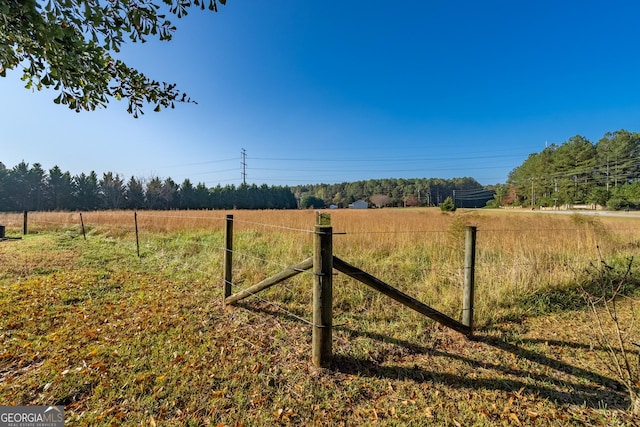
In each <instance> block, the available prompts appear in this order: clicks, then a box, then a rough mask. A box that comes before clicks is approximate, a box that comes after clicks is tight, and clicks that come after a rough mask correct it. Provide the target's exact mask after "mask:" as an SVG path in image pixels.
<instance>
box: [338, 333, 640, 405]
mask: <svg viewBox="0 0 640 427" xmlns="http://www.w3.org/2000/svg"><path fill="white" fill-rule="evenodd" d="M340 329H341V330H343V331H344V332H346V333H348V334H350V335H351V336H353V337H366V338H369V339H373V340H378V341H383V342H386V343H392V344H394V345H398V346H402V347H405V348H408V349H410V350H411V352H413V353H419V354H423V355H429V356H433V357H445V358H448V359H452V360H457V361H459V362H462V363H464V364H466V365H468V366H470V367H472V368H474V369H482V370H484V371H485V372H492V371H493V372H495V375H493V376H494V377H495V378H477V377H468V376H464V375H457V374H452V373H447V372H438V371H432V370H428V369H424V368H422V367H420V366H418V365H414V366H413V367H409V368H408V367H406V366H393V365H384V366H381V365H380V364H378V363H376V362H375V361H371V360H366V359H359V358H354V357H350V356H343V355H334V358H333V363H332V368H333V369H335V370H337V371H339V372H344V373H349V374H357V375H367V376H371V377H376V378H390V379H400V380H411V381H416V382H438V383H442V384H446V385H447V386H448V387H453V388H468V389H475V390H501V391H506V392H519V393H526V394H531V395H536V396H539V397H542V398H546V399H549V400H551V401H554V402H557V403H560V404H576V405H585V406H587V407H591V408H602V407H607V408H609V409H627V408H628V407H629V399H628V395H627V393H626V391H625V389H624V386H623V385H622V384H621V383H620V382H618V381H616V380H615V379H612V378H609V377H607V376H604V375H601V374H599V373H597V372H592V371H589V370H587V369H584V368H580V367H578V366H574V365H571V364H568V363H566V362H562V361H559V360H556V359H553V358H551V357H549V356H546V355H545V354H542V353H538V352H535V351H532V350H528V349H525V348H523V347H521V346H518V345H515V344H512V343H509V342H507V341H505V340H503V339H501V338H498V337H491V336H476V337H474V341H476V342H480V343H483V344H486V345H487V346H490V347H493V348H494V349H498V350H500V351H505V352H508V353H511V354H513V355H514V356H516V357H517V358H519V359H525V360H527V361H529V362H531V363H534V364H536V365H542V366H544V367H547V368H551V369H553V370H554V371H556V372H557V373H558V375H557V376H555V375H553V374H552V373H549V374H540V373H536V372H533V371H528V370H524V369H519V368H515V367H509V366H505V365H504V364H496V363H488V362H486V361H484V360H483V354H482V353H479V354H478V359H475V358H471V357H467V356H462V355H459V354H454V353H451V352H446V351H442V350H438V349H434V348H428V347H423V346H420V345H416V344H415V343H412V342H407V341H403V340H398V339H394V338H389V337H387V336H383V335H380V334H376V333H371V332H362V331H354V330H350V329H347V328H340ZM521 342H522V344H525V345H526V344H527V343H530V344H535V343H542V342H544V343H546V344H549V345H554V346H560V347H574V348H582V347H584V348H589V346H584V345H583V344H579V343H571V342H563V341H548V340H527V339H523V340H521ZM535 371H541V370H540V369H536V370H535ZM547 371H548V370H547ZM567 376H570V377H572V378H573V379H571V380H567Z"/></svg>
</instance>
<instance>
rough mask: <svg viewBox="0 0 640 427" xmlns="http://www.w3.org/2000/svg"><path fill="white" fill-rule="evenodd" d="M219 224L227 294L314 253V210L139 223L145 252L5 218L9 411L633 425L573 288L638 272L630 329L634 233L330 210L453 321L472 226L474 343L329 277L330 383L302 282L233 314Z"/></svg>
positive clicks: (123, 420) (39, 220) (2, 371)
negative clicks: (315, 361) (230, 241)
mask: <svg viewBox="0 0 640 427" xmlns="http://www.w3.org/2000/svg"><path fill="white" fill-rule="evenodd" d="M227 213H230V214H233V215H234V270H233V277H234V279H233V285H234V288H233V290H234V292H235V291H238V290H241V289H243V288H246V287H248V286H250V285H252V284H255V283H257V282H258V281H260V280H262V279H264V278H266V277H269V276H271V275H273V274H275V273H277V272H278V271H280V270H282V269H283V268H284V267H286V266H289V265H293V264H296V263H298V262H300V261H302V260H303V259H305V258H307V257H309V256H310V255H311V254H312V239H313V233H312V231H313V228H314V223H315V213H314V212H312V211H234V212H211V211H180V212H176V211H168V212H156V211H153V212H151V211H141V212H138V213H137V215H136V219H137V226H138V232H139V233H138V242H137V243H138V246H137V245H136V234H135V223H134V213H133V212H86V213H83V214H82V224H83V225H84V235H83V233H82V227H81V220H80V215H79V214H78V213H29V216H28V231H29V233H28V234H27V235H24V236H23V235H22V226H23V217H22V214H0V224H4V225H5V226H6V227H7V235H8V236H9V237H21V239H19V240H6V241H2V242H0V265H1V266H2V267H1V268H0V312H1V316H0V404H4V405H52V404H57V405H64V406H65V411H66V412H65V418H66V422H67V424H68V425H154V424H155V425H216V426H217V425H224V426H236V425H245V426H262V425H288V424H289V425H371V424H373V425H408V424H410V425H454V426H455V425H463V426H467V425H637V424H638V421H637V419H634V417H633V415H632V414H631V412H630V411H628V407H629V405H630V401H629V395H628V393H627V390H626V388H625V386H624V384H622V383H621V380H620V378H618V376H617V375H616V374H615V373H614V372H612V369H611V368H612V362H611V359H610V357H609V356H608V354H607V351H606V346H605V345H603V343H602V342H600V341H598V336H597V333H595V332H596V329H598V328H596V327H595V325H596V322H595V320H594V318H593V316H592V314H591V313H590V311H589V310H588V309H587V305H586V303H585V300H584V298H583V297H582V294H581V291H580V289H585V288H586V289H587V290H589V289H596V288H595V286H597V283H594V282H595V281H594V280H590V279H592V278H593V277H596V276H597V272H598V271H600V269H601V268H602V266H603V265H606V268H607V269H608V270H607V271H613V272H616V271H620V272H624V270H625V268H626V267H627V266H631V269H632V270H633V271H632V273H634V274H632V275H630V276H625V278H626V281H627V282H629V283H626V284H625V292H624V293H623V294H622V295H621V296H620V298H619V299H618V305H617V309H618V318H619V322H620V324H621V325H623V327H625V328H627V327H629V328H632V327H633V326H634V325H633V323H632V321H633V319H637V313H635V312H634V309H635V307H634V305H637V303H638V301H639V300H640V296H639V295H640V293H639V292H638V285H637V283H636V282H635V280H636V279H635V277H637V270H638V268H637V266H636V264H635V263H633V262H632V261H629V260H630V259H631V258H632V257H633V256H634V255H636V254H637V252H638V248H639V247H640V227H639V225H640V218H608V217H597V216H586V215H576V214H574V215H562V216H561V215H546V214H542V213H508V212H503V211H485V210H483V211H458V212H456V213H455V214H445V213H442V212H440V211H438V210H433V209H381V210H366V211H348V210H336V211H331V212H330V213H331V220H332V226H333V231H334V233H335V235H334V236H333V247H334V249H333V250H334V253H335V254H336V255H337V256H339V257H340V258H341V259H343V260H345V261H347V262H349V263H350V264H353V265H355V266H357V267H359V268H361V269H363V270H365V271H367V272H369V273H371V274H373V275H374V276H376V277H379V278H380V279H382V280H384V281H385V282H387V283H389V284H391V285H393V286H395V287H397V288H399V289H400V290H402V291H403V292H405V293H407V294H409V295H411V296H413V297H415V298H416V299H418V300H420V301H422V302H424V303H427V304H429V305H431V306H432V307H434V308H436V309H437V310H440V311H442V312H444V313H445V314H447V315H449V316H451V317H453V318H456V319H459V318H460V310H461V306H462V305H461V298H462V285H463V277H464V272H463V257H464V230H465V227H466V226H467V225H473V226H476V227H477V230H478V232H477V255H476V291H475V292H476V299H475V307H476V312H475V319H474V321H475V325H476V326H477V330H476V333H475V337H474V339H468V338H466V337H464V336H462V335H460V334H458V333H456V332H454V331H450V330H447V329H446V328H444V327H442V326H440V325H438V324H436V323H434V322H433V321H431V320H429V319H427V318H424V317H423V316H421V315H419V314H418V313H415V312H413V311H411V310H409V309H408V308H405V307H403V306H401V305H399V304H397V303H396V302H394V301H392V300H389V299H388V298H387V297H385V296H383V295H380V294H377V293H376V292H374V291H373V290H371V289H369V288H366V287H365V286H364V285H361V284H359V283H357V282H355V281H354V280H352V279H350V278H348V277H346V276H343V275H340V274H337V275H335V276H334V280H333V283H334V303H333V304H334V307H333V308H334V325H335V329H334V331H333V353H334V358H333V364H332V366H331V368H329V369H319V368H315V367H314V366H313V365H312V364H311V325H310V318H311V285H312V280H313V277H312V275H311V274H300V275H298V276H296V277H294V278H292V279H290V280H288V281H287V282H285V283H283V284H281V285H278V286H275V287H273V288H270V289H268V290H266V291H264V292H262V293H260V294H259V295H257V296H256V297H252V298H249V299H247V300H244V301H243V302H242V303H240V304H239V305H238V306H235V307H224V306H223V305H222V303H221V302H222V296H223V280H222V277H223V262H222V260H223V253H224V236H223V230H224V226H225V215H226V214H227ZM138 251H139V254H140V256H138ZM621 274H622V273H621ZM627 279H628V280H627ZM603 318H605V317H603ZM608 327H609V326H607V325H605V326H604V328H605V330H608V329H607V328H608ZM635 327H636V329H637V324H636V325H635ZM627 332H628V333H629V334H630V339H634V340H635V341H640V337H639V336H638V333H637V332H636V331H635V330H634V329H630V330H628V331H627V330H626V329H625V333H627ZM634 333H635V335H633V334H634ZM629 352H630V353H629V354H630V356H631V360H632V361H635V360H636V359H637V358H638V352H637V348H636V349H634V348H629ZM634 423H635V424H634Z"/></svg>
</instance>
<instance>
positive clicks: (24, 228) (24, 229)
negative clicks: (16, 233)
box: [22, 211, 27, 236]
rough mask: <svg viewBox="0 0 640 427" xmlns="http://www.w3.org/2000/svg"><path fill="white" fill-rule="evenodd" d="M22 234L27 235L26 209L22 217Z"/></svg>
mask: <svg viewBox="0 0 640 427" xmlns="http://www.w3.org/2000/svg"><path fill="white" fill-rule="evenodd" d="M22 234H24V235H25V236H26V235H27V211H24V218H23V219H22Z"/></svg>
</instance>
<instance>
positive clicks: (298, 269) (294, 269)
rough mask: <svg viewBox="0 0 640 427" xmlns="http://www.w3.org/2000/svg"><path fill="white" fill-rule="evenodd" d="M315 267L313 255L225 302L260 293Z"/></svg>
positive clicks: (233, 301) (234, 301) (227, 298)
mask: <svg viewBox="0 0 640 427" xmlns="http://www.w3.org/2000/svg"><path fill="white" fill-rule="evenodd" d="M311 267H313V257H309V258H307V259H305V260H304V261H302V262H301V263H300V264H296V265H292V266H290V267H287V268H286V269H284V270H282V271H281V272H280V273H278V274H276V275H274V276H271V277H269V278H267V279H264V280H263V281H261V282H260V283H256V284H255V285H253V286H250V287H248V288H247V289H244V290H242V291H240V292H238V293H236V294H233V295H230V296H228V297H226V298H225V299H224V302H225V304H233V303H236V302H238V301H240V300H242V299H245V298H247V297H250V296H251V295H253V294H255V293H258V292H260V291H262V290H264V289H267V288H269V287H271V286H273V285H277V284H278V283H280V282H282V281H284V280H287V279H289V278H290V277H293V276H295V275H296V274H299V273H302V272H303V271H306V270H309V269H310V268H311Z"/></svg>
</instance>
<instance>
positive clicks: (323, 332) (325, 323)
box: [311, 213, 333, 367]
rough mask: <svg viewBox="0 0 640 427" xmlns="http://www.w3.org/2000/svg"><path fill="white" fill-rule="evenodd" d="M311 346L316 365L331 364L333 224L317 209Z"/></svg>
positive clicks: (324, 365)
mask: <svg viewBox="0 0 640 427" xmlns="http://www.w3.org/2000/svg"><path fill="white" fill-rule="evenodd" d="M313 275H314V283H313V333H312V336H311V345H312V347H313V352H312V361H313V364H314V365H315V366H317V367H328V366H329V365H331V357H332V354H331V353H332V351H331V335H332V331H331V329H332V325H333V319H332V317H333V316H332V305H333V228H332V227H331V217H330V216H329V214H322V213H319V214H318V216H317V224H316V226H315V234H314V241H313Z"/></svg>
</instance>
